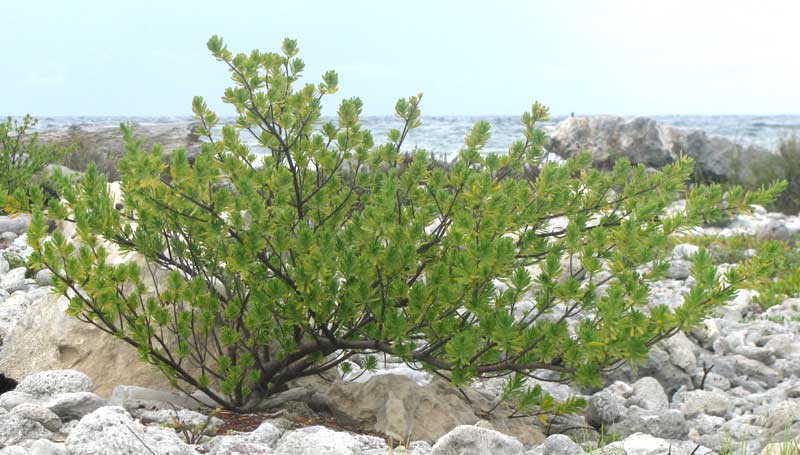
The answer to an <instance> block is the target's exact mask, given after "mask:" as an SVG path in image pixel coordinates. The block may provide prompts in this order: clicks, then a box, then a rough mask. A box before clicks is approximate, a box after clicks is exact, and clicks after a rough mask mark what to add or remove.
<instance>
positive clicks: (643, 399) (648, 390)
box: [627, 377, 669, 411]
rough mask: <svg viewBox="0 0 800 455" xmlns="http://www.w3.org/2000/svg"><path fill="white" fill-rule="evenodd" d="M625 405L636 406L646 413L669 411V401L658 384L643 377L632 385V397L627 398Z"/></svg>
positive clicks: (651, 379) (654, 380)
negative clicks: (646, 411)
mask: <svg viewBox="0 0 800 455" xmlns="http://www.w3.org/2000/svg"><path fill="white" fill-rule="evenodd" d="M627 405H628V406H633V405H636V406H639V407H640V408H642V409H646V410H648V411H665V410H667V409H669V399H667V394H666V393H664V388H663V387H661V383H660V382H658V381H657V380H656V379H654V378H651V377H644V378H642V379H639V380H638V381H636V382H634V383H633V395H631V397H630V398H628V402H627Z"/></svg>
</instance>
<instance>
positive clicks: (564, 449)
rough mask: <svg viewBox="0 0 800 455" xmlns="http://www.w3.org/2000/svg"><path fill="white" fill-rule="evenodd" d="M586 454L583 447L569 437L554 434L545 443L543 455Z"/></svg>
mask: <svg viewBox="0 0 800 455" xmlns="http://www.w3.org/2000/svg"><path fill="white" fill-rule="evenodd" d="M584 453H586V452H584V451H583V449H582V448H581V446H579V445H578V444H575V441H573V440H572V439H570V438H569V436H566V435H563V434H554V435H552V436H549V437H548V438H547V439H546V440H545V441H544V447H543V449H542V455H583V454H584Z"/></svg>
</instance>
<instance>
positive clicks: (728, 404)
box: [676, 390, 733, 417]
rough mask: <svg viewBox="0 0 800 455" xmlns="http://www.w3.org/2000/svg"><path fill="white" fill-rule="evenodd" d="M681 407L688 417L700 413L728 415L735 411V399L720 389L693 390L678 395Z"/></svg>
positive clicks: (677, 399)
mask: <svg viewBox="0 0 800 455" xmlns="http://www.w3.org/2000/svg"><path fill="white" fill-rule="evenodd" d="M676 401H678V403H679V404H680V409H681V411H683V413H684V415H686V417H694V416H696V415H698V414H700V413H703V414H708V415H712V416H719V417H726V416H728V415H730V413H731V412H732V411H733V400H732V399H731V397H729V396H728V395H727V394H726V393H724V392H721V391H719V390H692V391H689V392H683V393H681V394H680V397H679V398H678V397H676Z"/></svg>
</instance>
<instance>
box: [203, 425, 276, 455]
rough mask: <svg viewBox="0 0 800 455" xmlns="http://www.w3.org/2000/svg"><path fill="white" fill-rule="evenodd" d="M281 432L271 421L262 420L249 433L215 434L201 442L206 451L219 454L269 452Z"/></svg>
mask: <svg viewBox="0 0 800 455" xmlns="http://www.w3.org/2000/svg"><path fill="white" fill-rule="evenodd" d="M283 433H284V430H282V429H280V428H278V427H276V426H275V425H273V424H272V423H270V422H264V423H262V424H261V425H259V426H258V428H256V429H255V430H253V431H251V432H249V433H237V434H227V435H220V436H216V437H214V438H212V439H210V440H209V441H208V442H206V443H205V444H203V448H204V449H205V450H207V451H208V453H211V454H219V455H227V454H231V453H240V454H243V455H245V454H260V453H269V452H270V451H271V450H272V448H274V447H275V445H276V443H277V442H278V440H279V439H280V438H281V436H282V435H283Z"/></svg>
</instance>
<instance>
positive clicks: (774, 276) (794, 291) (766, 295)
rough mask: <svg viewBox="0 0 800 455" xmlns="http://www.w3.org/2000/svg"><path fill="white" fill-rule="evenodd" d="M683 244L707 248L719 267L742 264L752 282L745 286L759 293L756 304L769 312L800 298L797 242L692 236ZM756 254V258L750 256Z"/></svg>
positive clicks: (744, 284) (750, 237)
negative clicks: (726, 264) (775, 306)
mask: <svg viewBox="0 0 800 455" xmlns="http://www.w3.org/2000/svg"><path fill="white" fill-rule="evenodd" d="M683 241H686V242H687V243H692V244H694V245H697V246H699V247H702V248H705V249H706V250H707V251H708V252H709V255H710V256H711V259H712V261H713V262H714V263H716V264H721V263H728V264H741V265H742V266H744V267H746V268H749V269H750V270H749V272H747V273H746V274H747V276H750V277H751V279H750V280H748V281H747V282H744V283H742V285H743V286H745V287H747V288H749V289H753V290H755V291H757V292H758V296H757V297H755V299H754V301H755V302H756V303H758V304H759V305H760V306H761V307H762V308H764V309H766V308H769V307H771V306H774V305H779V304H781V303H783V301H784V300H786V299H787V298H789V297H798V296H800V250H798V248H797V246H796V239H791V240H790V241H779V240H759V239H757V238H756V237H754V236H752V235H736V236H730V237H718V236H691V237H684V238H683ZM753 251H755V252H757V254H755V255H754V256H753V255H751V252H753Z"/></svg>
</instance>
